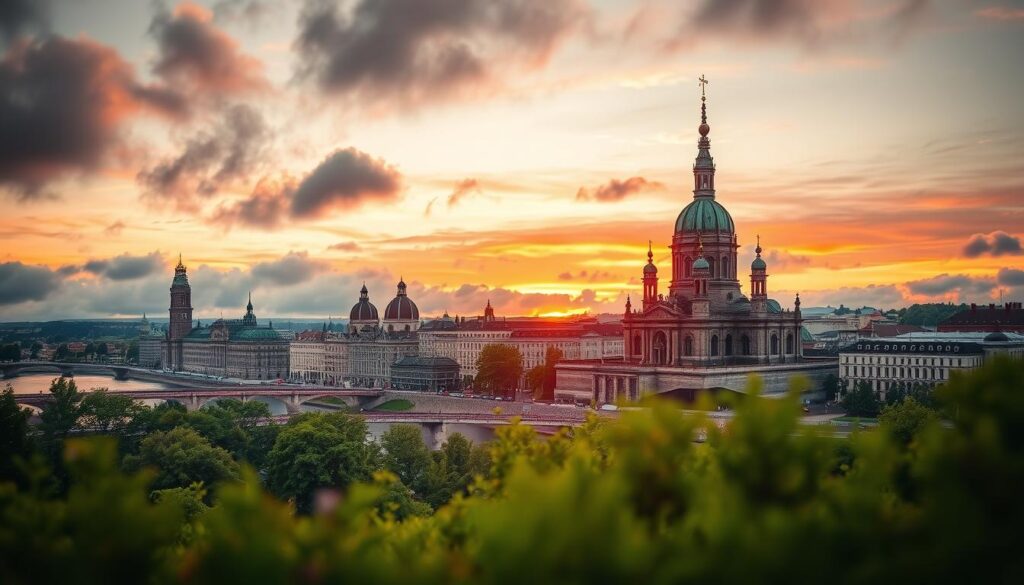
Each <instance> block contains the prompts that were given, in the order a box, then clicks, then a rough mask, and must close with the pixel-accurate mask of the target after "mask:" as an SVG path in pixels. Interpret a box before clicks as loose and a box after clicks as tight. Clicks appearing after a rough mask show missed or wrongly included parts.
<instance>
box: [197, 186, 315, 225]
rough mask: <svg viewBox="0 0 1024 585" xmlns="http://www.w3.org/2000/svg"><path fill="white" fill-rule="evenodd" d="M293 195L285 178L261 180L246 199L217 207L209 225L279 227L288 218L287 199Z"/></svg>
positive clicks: (291, 187) (293, 188)
mask: <svg viewBox="0 0 1024 585" xmlns="http://www.w3.org/2000/svg"><path fill="white" fill-rule="evenodd" d="M294 191H295V181H294V180H293V179H291V178H289V177H284V178H281V179H273V178H269V177H264V178H263V179H260V181H259V182H258V183H256V187H255V188H253V191H252V194H251V195H249V197H247V198H245V199H241V200H238V201H235V202H233V203H225V204H221V205H220V206H219V207H218V208H217V210H216V211H214V213H213V215H212V216H211V217H210V222H211V223H218V224H222V225H226V226H228V227H231V226H233V225H235V224H240V225H243V226H249V227H258V228H264V229H274V228H277V227H280V226H281V224H282V223H284V221H285V220H286V219H287V218H288V207H289V198H290V197H291V194H292V193H293V192H294Z"/></svg>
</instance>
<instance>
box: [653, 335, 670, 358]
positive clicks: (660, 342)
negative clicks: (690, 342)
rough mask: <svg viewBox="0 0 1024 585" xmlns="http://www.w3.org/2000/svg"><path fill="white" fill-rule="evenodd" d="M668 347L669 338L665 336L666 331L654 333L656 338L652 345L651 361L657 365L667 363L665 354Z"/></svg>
mask: <svg viewBox="0 0 1024 585" xmlns="http://www.w3.org/2000/svg"><path fill="white" fill-rule="evenodd" d="M667 349H668V339H667V338H666V337H665V332H664V331H658V332H657V333H655V334H654V340H653V342H652V347H651V361H652V362H654V363H655V364H656V365H661V364H664V363H665V354H666V352H667Z"/></svg>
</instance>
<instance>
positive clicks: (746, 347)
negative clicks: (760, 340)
mask: <svg viewBox="0 0 1024 585" xmlns="http://www.w3.org/2000/svg"><path fill="white" fill-rule="evenodd" d="M740 347H741V350H742V351H743V355H750V338H749V337H747V336H746V335H744V336H743V337H740ZM843 359H846V357H845V356H844V357H843Z"/></svg>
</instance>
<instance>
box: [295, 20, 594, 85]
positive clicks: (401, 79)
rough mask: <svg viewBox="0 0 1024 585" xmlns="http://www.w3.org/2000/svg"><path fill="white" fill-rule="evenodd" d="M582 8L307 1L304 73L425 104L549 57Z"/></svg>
mask: <svg viewBox="0 0 1024 585" xmlns="http://www.w3.org/2000/svg"><path fill="white" fill-rule="evenodd" d="M585 14H586V12H585V9H584V8H583V7H582V4H581V3H580V2H577V1H576V0H500V1H485V0H469V1H466V0H360V2H359V3H358V4H356V5H355V6H354V7H353V8H352V9H351V10H341V9H339V3H338V2H335V1H331V0H310V1H308V2H307V3H306V8H305V10H304V11H303V13H302V16H301V18H300V29H301V30H300V33H299V37H298V39H297V41H296V43H295V44H296V47H297V49H298V52H299V55H300V57H301V59H302V63H301V65H300V70H299V73H300V75H301V76H304V77H310V78H313V79H315V80H316V81H317V82H318V83H319V84H320V86H321V87H322V88H323V89H324V90H326V91H328V92H333V93H342V94H350V95H355V96H358V97H361V98H364V99H366V100H367V101H368V102H373V103H374V104H375V105H377V104H379V102H380V101H381V100H383V101H385V102H397V103H398V104H400V105H410V104H419V103H423V102H428V101H436V100H439V99H444V98H449V97H453V96H457V95H461V94H465V93H467V92H469V91H472V90H474V89H476V86H479V85H481V84H484V83H486V82H487V81H489V78H490V77H491V73H492V71H496V70H498V68H499V67H503V66H509V65H526V66H536V65H540V64H542V63H543V62H545V61H546V60H547V58H548V56H549V55H550V53H551V52H552V51H553V50H554V48H555V47H556V46H557V45H558V43H559V42H560V41H561V40H562V39H563V37H565V36H566V35H567V34H568V32H569V31H570V30H571V29H572V28H573V27H575V26H576V25H577V24H578V23H580V22H581V21H582V20H583V19H584V16H585Z"/></svg>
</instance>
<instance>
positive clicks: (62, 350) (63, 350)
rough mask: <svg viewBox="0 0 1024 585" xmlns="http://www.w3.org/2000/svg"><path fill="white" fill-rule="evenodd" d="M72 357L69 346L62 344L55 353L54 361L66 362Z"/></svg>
mask: <svg viewBox="0 0 1024 585" xmlns="http://www.w3.org/2000/svg"><path fill="white" fill-rule="evenodd" d="M69 357H71V349H70V348H68V344H66V343H62V344H60V345H58V346H57V349H56V350H54V352H53V361H61V360H66V359H68V358H69Z"/></svg>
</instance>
